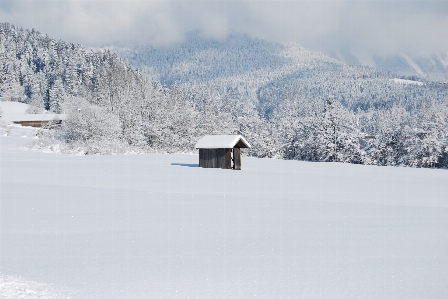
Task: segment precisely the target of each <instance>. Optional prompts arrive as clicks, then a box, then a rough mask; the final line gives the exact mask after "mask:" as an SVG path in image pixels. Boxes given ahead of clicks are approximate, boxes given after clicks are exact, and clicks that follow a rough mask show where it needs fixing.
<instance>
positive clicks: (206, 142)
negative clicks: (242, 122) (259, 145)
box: [195, 135, 250, 148]
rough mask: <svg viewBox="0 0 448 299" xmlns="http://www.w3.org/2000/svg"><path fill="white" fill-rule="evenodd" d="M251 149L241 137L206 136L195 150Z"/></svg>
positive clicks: (197, 144)
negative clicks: (236, 147) (237, 147)
mask: <svg viewBox="0 0 448 299" xmlns="http://www.w3.org/2000/svg"><path fill="white" fill-rule="evenodd" d="M236 145H238V146H239V147H240V148H250V144H249V142H247V141H246V139H244V137H243V136H241V135H206V136H204V137H202V138H201V140H199V141H198V143H196V146H195V148H234V147H235V146H236Z"/></svg>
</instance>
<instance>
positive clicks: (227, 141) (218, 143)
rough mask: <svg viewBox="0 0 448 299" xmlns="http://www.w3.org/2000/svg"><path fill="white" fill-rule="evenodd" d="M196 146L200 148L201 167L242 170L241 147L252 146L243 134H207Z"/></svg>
mask: <svg viewBox="0 0 448 299" xmlns="http://www.w3.org/2000/svg"><path fill="white" fill-rule="evenodd" d="M195 147H196V148H197V149H199V167H203V168H223V169H235V170H241V151H240V149H241V148H250V144H249V143H248V142H247V141H246V139H244V137H243V136H241V135H207V136H204V137H202V139H201V140H199V141H198V143H197V144H196V146H195ZM232 162H233V163H232ZM232 164H233V165H232Z"/></svg>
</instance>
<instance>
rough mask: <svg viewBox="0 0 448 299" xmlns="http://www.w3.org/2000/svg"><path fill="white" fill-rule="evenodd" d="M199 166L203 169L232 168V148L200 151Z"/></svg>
mask: <svg viewBox="0 0 448 299" xmlns="http://www.w3.org/2000/svg"><path fill="white" fill-rule="evenodd" d="M199 166H200V167H203V168H223V169H231V168H232V158H231V149H230V148H212V149H202V148H201V149H199Z"/></svg>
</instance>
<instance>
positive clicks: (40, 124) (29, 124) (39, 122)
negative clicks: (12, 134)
mask: <svg viewBox="0 0 448 299" xmlns="http://www.w3.org/2000/svg"><path fill="white" fill-rule="evenodd" d="M49 122H50V121H49V120H23V121H14V123H15V124H18V125H22V126H27V127H35V128H40V127H43V126H46V125H48V123H49ZM55 123H56V124H62V121H61V120H58V121H56V122H55Z"/></svg>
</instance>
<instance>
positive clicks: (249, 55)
mask: <svg viewBox="0 0 448 299" xmlns="http://www.w3.org/2000/svg"><path fill="white" fill-rule="evenodd" d="M195 43H196V44H194V45H195V46H194V47H193V49H194V51H193V50H192V46H190V47H185V48H176V49H175V51H174V52H173V51H171V52H170V51H168V50H166V51H162V50H158V51H148V49H146V48H145V49H144V50H141V49H140V50H139V49H137V50H132V49H131V50H128V51H127V53H128V54H127V56H126V55H123V57H120V56H119V55H118V54H117V53H120V51H114V50H113V49H99V50H93V49H87V48H85V47H83V46H81V45H75V44H73V43H69V42H65V41H60V40H55V39H53V38H50V37H48V36H46V35H43V34H41V33H39V32H38V31H36V30H34V29H33V30H25V29H21V28H18V27H15V26H13V25H11V24H7V23H2V24H0V58H1V60H0V69H1V74H0V96H1V97H2V98H3V100H4V101H18V102H23V103H27V104H29V105H30V109H29V113H42V112H45V111H51V112H54V113H67V114H68V115H69V116H68V119H67V121H65V122H64V123H63V125H62V126H61V127H60V128H58V129H55V130H45V131H42V132H41V134H40V136H41V137H40V139H39V140H38V142H37V143H36V144H35V147H36V148H41V149H43V148H48V147H51V146H52V145H54V144H58V145H59V148H60V149H62V151H63V152H65V153H78V154H79V153H82V154H120V153H151V152H166V153H175V152H176V153H177V152H184V153H191V152H195V150H194V144H195V143H196V141H197V140H198V139H199V138H200V137H202V136H203V135H205V134H232V133H234V132H235V131H239V132H240V133H241V134H242V135H244V136H245V137H246V139H247V140H248V141H249V142H250V143H251V144H252V149H250V150H248V151H246V152H245V154H246V155H250V156H255V157H273V158H281V159H297V160H307V161H329V162H346V163H359V164H369V165H396V166H412V167H437V168H441V167H448V136H447V135H448V88H447V86H445V85H441V84H437V83H432V82H423V83H424V84H397V83H396V82H394V81H393V80H392V79H393V78H394V77H393V75H391V74H389V73H386V72H384V71H378V70H375V69H371V68H366V67H354V66H348V65H345V64H342V63H340V62H337V61H335V60H333V59H330V58H327V57H325V56H324V55H322V54H320V53H317V52H312V51H309V50H306V49H304V48H301V47H298V46H295V45H289V46H285V45H284V46H278V47H277V46H276V47H274V46H272V45H269V44H267V43H264V42H261V41H252V42H251V41H244V40H243V41H239V42H238V40H237V41H235V40H233V41H232V44H226V43H225V42H221V43H216V42H214V43H213V42H205V41H202V40H196V41H195ZM239 49H240V50H239ZM115 52H117V53H115ZM121 52H122V53H123V51H121ZM173 53H176V54H175V55H174V54H173ZM192 54H194V55H192ZM130 55H132V57H133V58H132V59H129V56H130ZM147 55H153V56H154V57H152V58H151V59H149V60H148V57H147ZM164 55H165V56H164ZM238 55H241V57H236V56H238ZM163 57H172V60H171V61H170V60H167V59H162V58H163ZM126 58H128V59H129V61H130V62H131V63H133V65H131V64H130V62H129V61H128V60H127V59H126ZM248 59H249V60H248ZM148 61H151V63H153V65H152V66H148V65H147V64H148ZM220 65H226V66H227V67H226V68H224V67H223V68H220V67H216V66H220ZM139 69H140V70H139ZM142 69H143V70H144V71H142ZM148 69H150V71H147V70H148Z"/></svg>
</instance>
